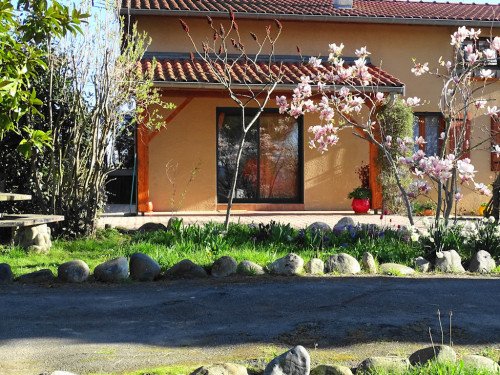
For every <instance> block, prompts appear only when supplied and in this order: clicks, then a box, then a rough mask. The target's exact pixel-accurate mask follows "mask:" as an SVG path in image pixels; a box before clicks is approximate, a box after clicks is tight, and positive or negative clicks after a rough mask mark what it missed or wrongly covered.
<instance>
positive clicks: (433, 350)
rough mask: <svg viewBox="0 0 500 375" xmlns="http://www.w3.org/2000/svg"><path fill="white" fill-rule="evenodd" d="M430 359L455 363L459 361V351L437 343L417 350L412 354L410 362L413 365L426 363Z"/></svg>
mask: <svg viewBox="0 0 500 375" xmlns="http://www.w3.org/2000/svg"><path fill="white" fill-rule="evenodd" d="M429 361H436V362H437V363H455V362H456V361H457V353H455V351H454V350H453V349H452V348H451V347H449V346H447V345H435V346H429V347H427V348H424V349H420V350H417V351H416V352H415V353H413V354H412V355H411V356H410V364H411V365H412V366H416V365H425V364H426V363H427V362H429Z"/></svg>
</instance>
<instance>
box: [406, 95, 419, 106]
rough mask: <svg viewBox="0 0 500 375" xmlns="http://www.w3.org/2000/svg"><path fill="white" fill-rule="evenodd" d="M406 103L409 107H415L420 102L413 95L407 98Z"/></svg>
mask: <svg viewBox="0 0 500 375" xmlns="http://www.w3.org/2000/svg"><path fill="white" fill-rule="evenodd" d="M406 104H407V105H409V106H410V107H416V106H418V105H419V104H420V98H418V97H416V96H414V97H413V98H407V99H406Z"/></svg>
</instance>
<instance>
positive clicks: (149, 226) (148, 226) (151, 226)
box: [137, 223, 167, 233]
mask: <svg viewBox="0 0 500 375" xmlns="http://www.w3.org/2000/svg"><path fill="white" fill-rule="evenodd" d="M159 230H167V227H166V226H165V225H163V224H162V223H145V224H142V225H141V226H140V228H139V229H137V231H138V232H141V233H147V232H156V231H159Z"/></svg>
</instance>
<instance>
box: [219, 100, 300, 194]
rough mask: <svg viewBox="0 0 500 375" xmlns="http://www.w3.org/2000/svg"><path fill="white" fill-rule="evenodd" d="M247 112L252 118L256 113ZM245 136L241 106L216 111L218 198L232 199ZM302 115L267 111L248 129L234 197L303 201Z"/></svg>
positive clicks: (249, 117)
mask: <svg viewBox="0 0 500 375" xmlns="http://www.w3.org/2000/svg"><path fill="white" fill-rule="evenodd" d="M247 113H248V115H247V116H248V120H250V119H251V118H252V115H253V114H255V112H253V113H252V112H249V111H248V110H247ZM240 136H241V114H240V110H239V109H219V110H218V111H217V199H218V202H219V203H226V202H227V195H228V192H229V189H230V185H231V180H232V177H233V174H234V171H235V168H236V157H237V152H238V143H239V139H240ZM302 186H303V160H302V120H301V119H298V120H295V119H294V118H292V117H290V116H286V115H280V114H279V113H278V112H277V111H274V110H267V111H265V112H264V113H262V114H261V115H260V117H259V120H258V123H257V124H255V125H254V126H253V127H252V129H251V130H250V131H249V132H248V134H247V137H246V141H245V145H244V148H243V154H242V157H241V162H240V168H239V173H238V180H237V183H236V191H235V196H234V201H235V202H247V203H259V202H262V203H265V202H268V203H273V202H276V203H301V202H302V196H303V194H302V190H303V189H302Z"/></svg>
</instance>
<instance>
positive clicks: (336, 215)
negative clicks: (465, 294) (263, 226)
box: [98, 205, 427, 229]
mask: <svg viewBox="0 0 500 375" xmlns="http://www.w3.org/2000/svg"><path fill="white" fill-rule="evenodd" d="M172 216H176V217H179V218H182V219H183V221H184V223H185V224H204V223H208V222H218V223H222V222H224V218H225V212H222V211H206V212H204V211H196V212H154V213H151V214H146V215H144V216H142V215H136V214H135V213H134V212H133V210H132V212H130V210H129V206H128V205H114V206H111V207H109V206H108V207H107V209H106V211H105V212H104V213H103V214H102V215H101V216H100V218H99V223H98V226H99V227H101V228H102V227H104V226H105V225H111V226H112V227H122V228H126V229H138V228H139V227H140V226H141V225H143V224H145V223H148V222H153V223H162V224H165V225H166V224H167V223H168V220H169V219H170V218H171V217H172ZM345 216H349V217H352V218H353V220H354V222H356V223H363V224H377V225H382V226H391V227H397V226H398V225H408V224H409V221H408V218H406V217H405V216H400V215H385V216H382V217H381V215H380V214H375V213H373V212H372V211H370V212H369V213H368V214H366V215H356V214H354V213H353V212H352V211H238V210H234V211H233V212H232V218H231V221H232V222H233V223H244V224H249V223H269V222H270V221H272V220H274V221H276V222H280V223H290V225H291V226H293V227H295V228H305V227H307V226H308V225H309V224H311V223H314V222H316V221H322V222H325V223H327V224H329V225H330V226H333V225H335V224H336V223H337V222H338V221H339V220H340V219H341V218H343V217H345ZM426 220H427V218H425V217H415V225H416V226H417V227H419V228H424V227H425V222H426Z"/></svg>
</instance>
